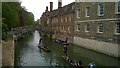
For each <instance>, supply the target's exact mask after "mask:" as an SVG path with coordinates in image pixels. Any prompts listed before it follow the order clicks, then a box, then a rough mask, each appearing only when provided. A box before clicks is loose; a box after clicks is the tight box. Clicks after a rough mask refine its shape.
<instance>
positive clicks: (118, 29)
mask: <svg viewBox="0 0 120 68" xmlns="http://www.w3.org/2000/svg"><path fill="white" fill-rule="evenodd" d="M115 33H116V34H120V23H116V30H115Z"/></svg>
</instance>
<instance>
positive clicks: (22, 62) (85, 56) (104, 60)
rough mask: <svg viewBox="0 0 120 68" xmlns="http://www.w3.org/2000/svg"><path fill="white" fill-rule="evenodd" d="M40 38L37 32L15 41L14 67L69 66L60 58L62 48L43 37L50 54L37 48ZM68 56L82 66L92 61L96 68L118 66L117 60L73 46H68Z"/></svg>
mask: <svg viewBox="0 0 120 68" xmlns="http://www.w3.org/2000/svg"><path fill="white" fill-rule="evenodd" d="M40 38H41V36H40V35H39V32H38V31H35V32H34V33H33V35H27V36H26V37H25V38H23V39H22V40H19V41H16V43H15V65H16V66H70V65H69V64H68V63H67V62H66V61H64V60H63V59H62V58H61V56H62V55H63V50H62V49H63V46H61V45H59V44H57V43H54V42H53V41H50V40H49V39H48V38H47V37H44V38H43V44H44V45H46V46H48V47H49V48H50V50H51V52H50V53H46V52H44V51H43V50H40V49H39V48H38V47H37V45H38V44H39V39H40ZM68 55H69V56H72V57H73V58H74V60H75V61H78V60H82V62H83V64H84V65H87V64H88V63H89V62H90V61H91V60H94V61H95V62H96V65H98V66H116V65H118V63H117V62H118V60H117V58H113V57H110V56H107V55H104V54H101V53H97V52H94V51H91V50H88V49H85V48H82V47H78V46H74V45H70V46H69V50H68ZM68 68H69V67H68Z"/></svg>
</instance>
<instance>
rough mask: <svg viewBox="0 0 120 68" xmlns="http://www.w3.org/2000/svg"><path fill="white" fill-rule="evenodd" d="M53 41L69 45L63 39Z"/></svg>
mask: <svg viewBox="0 0 120 68" xmlns="http://www.w3.org/2000/svg"><path fill="white" fill-rule="evenodd" d="M55 42H57V43H59V44H62V45H69V44H68V43H66V42H65V41H63V40H55Z"/></svg>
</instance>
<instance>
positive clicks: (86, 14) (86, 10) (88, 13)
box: [85, 6, 90, 17]
mask: <svg viewBox="0 0 120 68" xmlns="http://www.w3.org/2000/svg"><path fill="white" fill-rule="evenodd" d="M88 8H89V9H88ZM85 17H90V7H88V6H87V7H85Z"/></svg>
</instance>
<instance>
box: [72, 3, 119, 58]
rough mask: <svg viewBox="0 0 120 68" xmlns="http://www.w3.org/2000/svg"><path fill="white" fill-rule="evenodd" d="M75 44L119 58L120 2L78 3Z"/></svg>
mask: <svg viewBox="0 0 120 68" xmlns="http://www.w3.org/2000/svg"><path fill="white" fill-rule="evenodd" d="M75 10H76V11H75V13H76V14H75V36H74V43H75V44H77V45H78V44H79V45H80V44H81V46H83V47H86V48H89V49H92V50H96V51H99V52H102V53H108V54H110V55H114V56H118V44H119V43H120V1H119V2H77V3H76V9H75Z"/></svg>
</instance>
